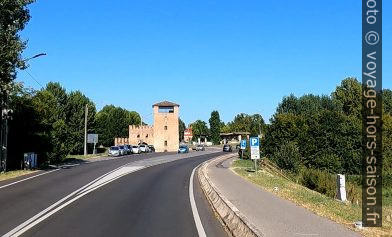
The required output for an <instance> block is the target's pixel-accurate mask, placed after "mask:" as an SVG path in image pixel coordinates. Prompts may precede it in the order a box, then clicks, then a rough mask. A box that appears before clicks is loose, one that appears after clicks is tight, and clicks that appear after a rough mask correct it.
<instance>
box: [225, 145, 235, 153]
mask: <svg viewBox="0 0 392 237" xmlns="http://www.w3.org/2000/svg"><path fill="white" fill-rule="evenodd" d="M223 151H224V152H232V151H233V148H232V147H231V146H230V145H228V144H225V145H223Z"/></svg>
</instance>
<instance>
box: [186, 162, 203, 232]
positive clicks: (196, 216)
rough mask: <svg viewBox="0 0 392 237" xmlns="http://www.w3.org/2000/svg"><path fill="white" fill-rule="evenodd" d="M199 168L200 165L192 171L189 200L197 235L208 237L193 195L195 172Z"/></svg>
mask: <svg viewBox="0 0 392 237" xmlns="http://www.w3.org/2000/svg"><path fill="white" fill-rule="evenodd" d="M199 166H200V165H198V166H197V167H195V168H194V169H193V170H192V174H191V178H190V180H189V199H190V201H191V207H192V214H193V219H194V220H195V224H196V229H197V233H198V234H199V237H206V236H207V235H206V232H205V231H204V228H203V224H202V223H201V220H200V216H199V212H198V211H197V207H196V201H195V196H194V195H193V176H194V175H195V170H196V169H197V168H198V167H199Z"/></svg>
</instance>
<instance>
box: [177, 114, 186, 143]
mask: <svg viewBox="0 0 392 237" xmlns="http://www.w3.org/2000/svg"><path fill="white" fill-rule="evenodd" d="M185 129H186V125H185V123H184V122H183V121H182V120H181V119H180V118H179V119H178V132H179V138H180V142H181V141H184V131H185Z"/></svg>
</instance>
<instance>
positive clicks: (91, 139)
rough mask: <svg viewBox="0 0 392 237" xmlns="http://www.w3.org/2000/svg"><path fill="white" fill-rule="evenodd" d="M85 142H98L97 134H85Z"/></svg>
mask: <svg viewBox="0 0 392 237" xmlns="http://www.w3.org/2000/svg"><path fill="white" fill-rule="evenodd" d="M87 143H98V134H87Z"/></svg>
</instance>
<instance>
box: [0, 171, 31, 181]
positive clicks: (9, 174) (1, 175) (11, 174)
mask: <svg viewBox="0 0 392 237" xmlns="http://www.w3.org/2000/svg"><path fill="white" fill-rule="evenodd" d="M35 172H37V171H36V170H13V171H8V172H5V173H0V181H4V180H7V179H13V178H17V177H19V176H22V175H26V174H31V173H35Z"/></svg>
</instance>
